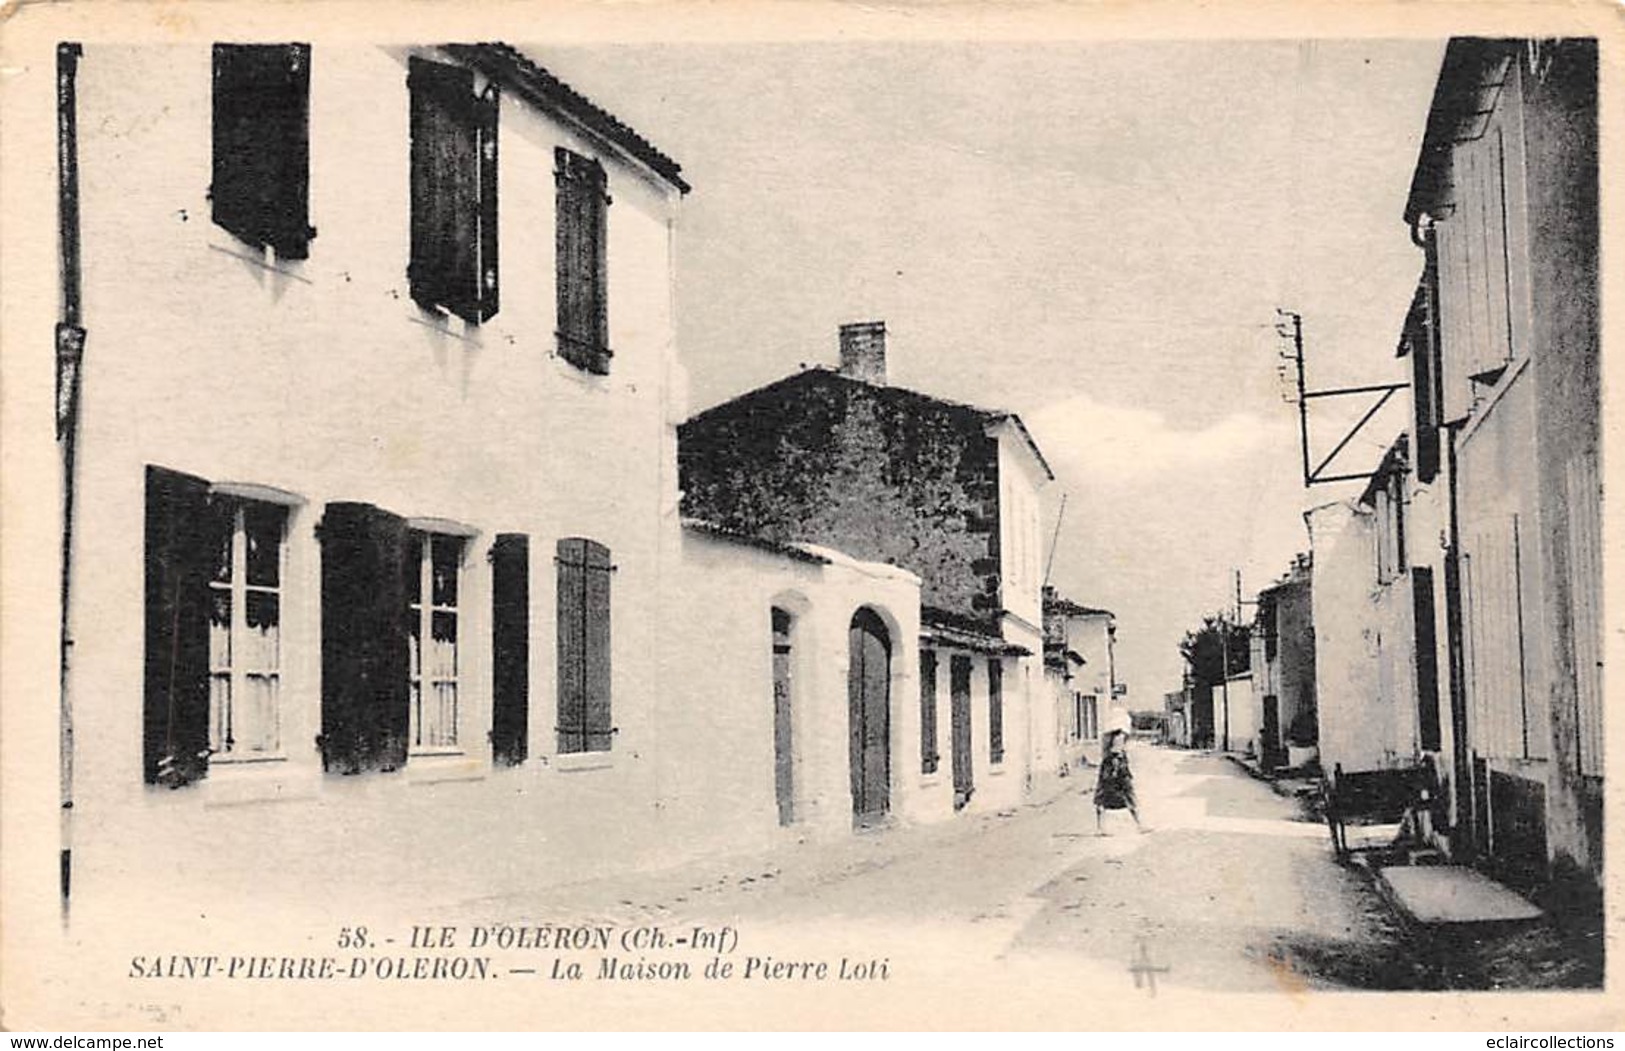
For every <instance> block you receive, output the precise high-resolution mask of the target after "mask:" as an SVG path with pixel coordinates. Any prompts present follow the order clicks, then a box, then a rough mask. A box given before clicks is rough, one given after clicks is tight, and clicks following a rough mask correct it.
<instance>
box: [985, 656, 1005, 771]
mask: <svg viewBox="0 0 1625 1051" xmlns="http://www.w3.org/2000/svg"><path fill="white" fill-rule="evenodd" d="M987 752H988V762H990V763H1000V762H1003V761H1004V663H1003V662H1002V661H1000V660H999V658H997V657H994V658H992V659H990V660H989V661H988V662H987Z"/></svg>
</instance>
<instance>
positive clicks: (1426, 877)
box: [1377, 865, 1541, 924]
mask: <svg viewBox="0 0 1625 1051" xmlns="http://www.w3.org/2000/svg"><path fill="white" fill-rule="evenodd" d="M1377 877H1378V878H1379V879H1380V880H1381V881H1382V882H1383V884H1384V885H1385V886H1386V888H1387V890H1388V892H1389V894H1391V895H1392V896H1393V899H1394V901H1395V902H1396V903H1398V905H1399V907H1400V908H1401V909H1403V910H1404V911H1405V912H1406V913H1407V914H1408V915H1410V917H1411V918H1412V919H1414V920H1416V921H1417V922H1419V923H1426V924H1444V923H1509V922H1517V921H1520V920H1536V919H1539V918H1540V916H1541V911H1540V909H1538V908H1536V907H1535V906H1534V905H1531V904H1530V903H1529V902H1528V901H1526V900H1524V899H1523V898H1521V897H1519V896H1518V895H1517V894H1515V893H1513V892H1512V891H1510V890H1508V889H1507V888H1505V887H1503V886H1501V885H1500V884H1499V883H1497V882H1495V881H1494V880H1492V879H1490V878H1489V877H1488V876H1485V875H1484V874H1483V873H1481V872H1477V871H1475V870H1473V869H1469V868H1463V867H1462V866H1459V865H1416V866H1391V867H1388V868H1383V869H1379V870H1378V871H1377Z"/></svg>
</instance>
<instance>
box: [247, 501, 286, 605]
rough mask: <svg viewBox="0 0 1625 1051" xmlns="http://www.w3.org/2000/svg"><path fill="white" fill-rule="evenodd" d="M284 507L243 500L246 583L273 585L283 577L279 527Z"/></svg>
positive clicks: (283, 519)
mask: <svg viewBox="0 0 1625 1051" xmlns="http://www.w3.org/2000/svg"><path fill="white" fill-rule="evenodd" d="M286 520H287V509H286V508H282V507H278V506H276V505H275V504H261V503H245V504H244V505H243V532H244V533H245V534H246V535H247V539H248V582H249V583H250V584H252V585H257V586H259V587H268V588H274V587H276V586H277V585H278V584H280V583H281V578H282V557H281V556H282V529H283V524H284V523H285V522H286Z"/></svg>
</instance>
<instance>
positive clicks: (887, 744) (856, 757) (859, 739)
mask: <svg viewBox="0 0 1625 1051" xmlns="http://www.w3.org/2000/svg"><path fill="white" fill-rule="evenodd" d="M848 647H849V655H850V664H849V666H848V670H847V679H846V685H847V701H848V717H849V724H848V725H849V735H850V740H851V760H852V767H851V769H852V820H853V823H854V824H858V825H864V824H869V823H872V822H874V821H877V820H879V819H880V818H882V817H884V816H885V814H886V811H887V810H888V809H890V807H891V634H890V633H889V632H888V631H887V630H886V625H885V623H884V622H883V621H882V620H881V619H880V617H879V615H878V614H876V613H875V611H874V610H871V609H860V610H858V612H857V613H856V614H854V615H853V617H852V627H851V630H850V631H849V632H848Z"/></svg>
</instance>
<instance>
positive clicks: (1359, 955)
mask: <svg viewBox="0 0 1625 1051" xmlns="http://www.w3.org/2000/svg"><path fill="white" fill-rule="evenodd" d="M1132 759H1133V763H1134V767H1135V771H1136V780H1137V785H1138V791H1139V795H1140V800H1141V806H1142V813H1143V815H1144V817H1145V820H1146V823H1147V825H1148V826H1149V827H1150V828H1151V831H1149V832H1147V833H1145V834H1138V833H1136V831H1135V829H1134V826H1133V824H1132V822H1131V821H1130V819H1129V817H1128V815H1127V813H1116V814H1108V815H1107V825H1106V827H1107V830H1108V833H1109V834H1108V835H1105V836H1099V835H1097V834H1096V832H1095V821H1094V814H1093V809H1092V805H1091V803H1090V800H1089V788H1090V786H1091V784H1092V774H1091V773H1090V772H1088V771H1085V772H1084V773H1083V774H1082V775H1080V776H1078V777H1076V779H1075V784H1074V785H1073V786H1069V787H1068V789H1067V790H1066V791H1065V792H1064V793H1062V794H1061V795H1060V796H1058V797H1056V798H1055V799H1053V800H1052V801H1050V802H1048V803H1044V804H1040V805H1036V806H1029V807H1023V808H1020V809H1018V810H1014V811H1005V812H1001V813H998V814H981V815H969V816H963V817H961V818H959V819H957V820H955V821H952V822H947V823H944V824H942V825H937V826H931V827H923V828H893V829H885V830H880V831H876V832H868V833H862V834H857V835H855V836H854V837H853V838H852V839H851V840H849V841H845V842H838V843H833V844H831V843H817V844H813V843H798V844H793V845H788V846H786V847H784V848H782V849H779V850H775V851H773V852H771V853H768V854H763V855H757V856H753V857H748V858H732V859H726V860H716V861H712V862H708V863H702V864H694V865H689V866H685V867H683V868H681V869H676V870H672V871H668V872H664V873H652V874H646V875H639V876H636V877H627V878H617V879H610V880H603V881H596V882H592V883H584V884H577V885H573V886H569V887H563V888H555V889H552V890H549V891H547V892H545V893H541V892H539V893H538V895H537V897H536V899H533V900H530V901H518V900H513V899H501V900H489V901H483V902H477V903H469V904H467V905H465V906H464V911H465V912H466V913H467V915H468V918H469V919H470V920H472V921H480V920H488V919H491V918H496V917H501V918H503V919H504V920H505V921H509V922H512V921H519V920H529V919H533V918H536V919H540V918H547V917H557V916H570V917H575V918H578V919H587V918H598V919H603V920H613V921H616V922H619V923H662V924H684V923H693V922H705V923H715V924H720V923H727V924H732V925H734V926H735V927H737V928H738V929H740V930H741V931H743V932H745V934H746V936H747V938H748V937H749V935H750V934H751V932H753V931H755V932H761V931H765V930H771V931H775V932H779V935H780V936H778V937H776V938H773V939H768V940H769V941H771V942H772V943H773V944H777V945H780V946H785V945H795V944H798V943H799V942H800V941H801V940H802V939H804V938H806V937H807V936H808V934H809V932H811V933H815V934H816V936H817V937H818V938H820V939H821V940H824V941H836V942H838V941H841V939H843V938H846V939H848V940H850V941H852V942H853V943H854V944H863V945H865V946H868V947H869V948H870V951H871V952H880V953H885V952H887V951H889V948H890V947H893V946H895V948H896V949H897V950H898V951H899V952H904V951H906V949H907V946H905V945H900V944H895V943H896V942H897V940H898V938H899V937H900V935H899V934H898V933H897V932H915V933H919V932H931V937H932V938H940V939H941V940H942V943H943V944H945V945H951V946H953V951H955V952H970V953H974V954H979V955H985V957H986V958H987V959H989V960H992V959H995V958H1002V959H1003V960H1004V961H1006V962H1007V963H1009V964H1013V965H1020V964H1023V963H1027V964H1044V965H1049V966H1054V967H1058V968H1062V969H1070V970H1079V971H1080V973H1081V971H1082V970H1087V971H1089V972H1090V973H1098V974H1112V975H1115V977H1116V980H1117V981H1121V982H1122V983H1123V984H1124V985H1125V986H1126V987H1131V986H1132V983H1133V982H1134V981H1139V982H1141V983H1142V988H1146V989H1149V983H1150V982H1151V981H1153V980H1154V981H1155V982H1157V983H1158V984H1159V986H1161V987H1168V986H1182V987H1188V988H1197V989H1223V990H1257V991H1267V990H1275V989H1286V990H1289V991H1291V990H1298V989H1305V988H1323V987H1341V986H1352V987H1372V986H1376V987H1389V988H1392V987H1394V986H1396V985H1397V986H1402V987H1403V986H1410V985H1413V984H1415V978H1414V972H1415V965H1414V964H1413V963H1412V962H1411V961H1410V959H1409V958H1408V955H1407V952H1406V949H1405V940H1404V938H1403V935H1402V934H1401V932H1400V930H1399V928H1398V925H1397V923H1396V921H1395V920H1394V919H1393V918H1392V917H1391V915H1390V914H1389V912H1388V910H1387V908H1386V906H1385V905H1384V903H1383V902H1382V901H1381V900H1380V898H1379V897H1378V896H1377V894H1376V892H1375V891H1374V890H1373V889H1372V888H1371V887H1370V886H1369V884H1368V883H1367V882H1366V881H1364V880H1363V879H1362V878H1361V877H1360V876H1359V875H1358V874H1356V873H1353V872H1351V871H1348V870H1345V869H1343V868H1341V867H1339V866H1338V865H1336V864H1335V863H1334V862H1333V861H1332V859H1331V857H1330V853H1329V850H1328V846H1327V839H1326V833H1325V829H1324V826H1323V825H1321V824H1320V823H1318V822H1316V821H1313V820H1310V819H1307V818H1305V817H1304V816H1302V815H1301V814H1300V813H1299V807H1298V805H1297V804H1296V803H1295V802H1293V801H1291V800H1288V799H1283V798H1280V797H1278V796H1276V795H1275V794H1273V793H1272V792H1271V791H1270V789H1269V788H1268V786H1266V785H1263V784H1261V783H1259V782H1257V781H1255V780H1253V779H1252V778H1250V777H1248V776H1247V775H1246V774H1245V773H1244V772H1243V771H1241V770H1239V769H1238V768H1237V767H1235V766H1234V765H1233V764H1232V763H1230V762H1228V761H1227V760H1225V759H1222V758H1218V757H1215V756H1210V755H1205V754H1202V753H1190V752H1178V751H1172V750H1165V749H1162V748H1158V747H1153V746H1149V745H1136V746H1135V747H1134V748H1133V750H1132ZM543 899H545V902H544V900H543ZM876 931H885V932H890V933H888V935H887V936H886V937H885V938H882V939H880V940H881V942H882V944H881V945H880V947H879V948H878V949H876V948H874V946H875V944H876V940H877V939H876V936H875V934H874V932H876ZM756 941H757V943H758V944H761V943H762V942H763V937H762V936H761V935H758V937H757V938H756Z"/></svg>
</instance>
